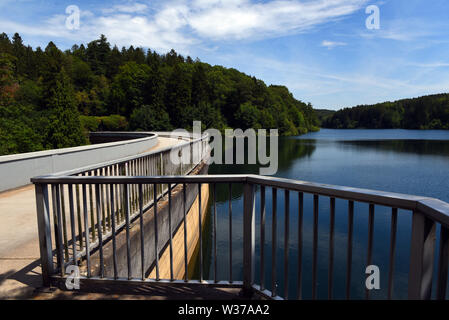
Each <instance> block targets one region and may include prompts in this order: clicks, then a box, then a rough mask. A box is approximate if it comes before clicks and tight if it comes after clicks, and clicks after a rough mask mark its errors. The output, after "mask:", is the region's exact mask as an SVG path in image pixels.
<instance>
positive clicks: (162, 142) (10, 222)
mask: <svg viewBox="0 0 449 320" xmlns="http://www.w3.org/2000/svg"><path fill="white" fill-rule="evenodd" d="M178 143H180V141H179V140H177V139H171V138H159V142H158V144H157V145H156V146H154V147H153V148H151V149H150V150H148V151H153V150H158V149H161V148H165V147H168V146H172V145H176V144H178ZM35 201H36V199H35V194H34V186H33V185H28V186H24V187H22V188H18V189H15V190H11V191H5V192H2V193H0V299H27V298H30V297H33V296H34V293H35V289H36V288H39V287H40V286H41V285H42V283H41V270H40V265H39V256H40V254H39V244H38V235H37V234H38V233H37V219H36V203H35Z"/></svg>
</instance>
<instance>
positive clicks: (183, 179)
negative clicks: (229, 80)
mask: <svg viewBox="0 0 449 320" xmlns="http://www.w3.org/2000/svg"><path fill="white" fill-rule="evenodd" d="M31 181H32V182H33V183H46V184H52V183H63V184H65V183H67V184H85V183H92V184H124V183H129V184H131V183H132V184H154V183H159V184H168V183H171V184H175V183H230V182H233V183H253V184H259V185H264V186H266V187H277V188H282V189H288V190H291V191H300V192H306V193H312V194H318V195H321V196H329V197H336V198H339V199H346V200H352V201H358V202H365V203H375V204H377V205H385V206H390V207H395V208H398V209H405V210H412V211H413V210H417V209H419V210H420V211H422V212H423V213H426V214H427V215H429V216H431V217H432V218H433V219H435V220H436V221H438V222H439V223H444V224H445V225H447V226H449V204H448V203H446V202H443V201H441V200H438V199H434V198H430V197H423V196H414V195H408V194H400V193H393V192H385V191H378V190H370V189H361V188H353V187H343V186H335V185H328V184H319V183H313V182H307V181H300V180H291V179H284V178H276V177H267V176H259V175H252V174H251V175H232V174H231V175H207V176H201V175H195V176H154V177H144V176H134V177H98V176H96V177H79V176H42V177H35V178H32V179H31Z"/></svg>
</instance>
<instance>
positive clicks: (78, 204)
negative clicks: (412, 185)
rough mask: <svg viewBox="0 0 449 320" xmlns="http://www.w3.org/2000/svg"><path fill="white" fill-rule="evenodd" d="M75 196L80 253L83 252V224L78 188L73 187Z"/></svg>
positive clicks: (77, 186) (76, 186)
mask: <svg viewBox="0 0 449 320" xmlns="http://www.w3.org/2000/svg"><path fill="white" fill-rule="evenodd" d="M75 195H76V214H77V221H78V235H79V245H80V251H82V250H83V223H82V221H81V200H80V186H79V184H77V185H75Z"/></svg>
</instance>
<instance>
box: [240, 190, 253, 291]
mask: <svg viewBox="0 0 449 320" xmlns="http://www.w3.org/2000/svg"><path fill="white" fill-rule="evenodd" d="M243 188H244V191H243V290H242V295H243V296H252V294H253V292H254V289H253V284H254V270H255V269H254V267H255V247H256V232H255V231H256V216H255V196H254V194H255V192H254V191H255V186H254V185H253V184H251V183H245V184H244V185H243Z"/></svg>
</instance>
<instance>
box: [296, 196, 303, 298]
mask: <svg viewBox="0 0 449 320" xmlns="http://www.w3.org/2000/svg"><path fill="white" fill-rule="evenodd" d="M303 215H304V194H303V193H302V192H299V193H298V293H297V295H298V300H301V299H302V247H303V239H302V237H303V230H302V229H303Z"/></svg>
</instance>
